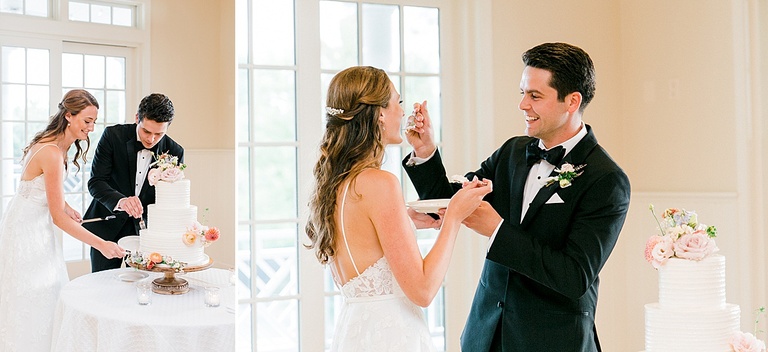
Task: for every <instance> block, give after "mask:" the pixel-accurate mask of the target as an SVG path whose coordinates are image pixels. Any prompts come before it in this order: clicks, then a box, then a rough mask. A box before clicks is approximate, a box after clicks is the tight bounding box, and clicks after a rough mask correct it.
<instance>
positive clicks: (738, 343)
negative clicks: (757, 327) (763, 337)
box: [728, 331, 765, 352]
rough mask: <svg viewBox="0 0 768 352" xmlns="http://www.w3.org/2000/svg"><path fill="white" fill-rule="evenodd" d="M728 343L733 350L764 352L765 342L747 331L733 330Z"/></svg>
mask: <svg viewBox="0 0 768 352" xmlns="http://www.w3.org/2000/svg"><path fill="white" fill-rule="evenodd" d="M728 343H729V344H730V345H731V348H732V349H733V351H734V352H765V342H763V341H760V340H758V339H757V337H755V335H752V334H750V333H748V332H747V333H744V332H741V331H736V332H734V333H733V335H732V336H731V339H730V341H728Z"/></svg>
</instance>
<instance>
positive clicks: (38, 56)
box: [27, 49, 49, 84]
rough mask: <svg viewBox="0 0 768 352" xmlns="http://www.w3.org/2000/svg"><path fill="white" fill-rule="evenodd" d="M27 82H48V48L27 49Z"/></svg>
mask: <svg viewBox="0 0 768 352" xmlns="http://www.w3.org/2000/svg"><path fill="white" fill-rule="evenodd" d="M27 67H28V68H29V70H28V71H27V83H29V84H48V80H49V78H48V50H43V49H27Z"/></svg>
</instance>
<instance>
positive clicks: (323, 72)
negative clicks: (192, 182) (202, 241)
mask: <svg viewBox="0 0 768 352" xmlns="http://www.w3.org/2000/svg"><path fill="white" fill-rule="evenodd" d="M425 3H426V4H425ZM317 5H318V6H317V7H315V6H310V5H309V4H305V3H302V2H294V1H279V0H278V1H274V0H271V1H267V0H238V1H237V2H236V6H237V9H236V13H237V16H238V17H237V24H236V26H237V38H236V50H237V59H238V65H237V70H238V74H237V95H236V96H237V98H236V99H237V122H236V126H237V166H236V168H237V173H238V192H237V218H238V233H237V240H236V242H237V244H236V246H237V259H236V260H237V270H238V274H237V277H238V279H237V285H238V287H237V289H238V291H237V292H238V300H239V302H240V305H239V308H238V341H237V342H238V350H243V351H246V350H248V351H250V350H254V349H255V350H258V351H298V350H308V351H316V350H317V351H319V350H320V349H321V348H322V347H319V346H325V349H327V348H328V347H329V344H330V340H331V337H332V336H333V329H334V327H335V322H336V315H337V314H338V309H339V307H340V303H341V298H340V297H339V294H338V292H337V290H336V288H335V287H334V285H333V282H332V280H331V279H330V275H329V274H328V273H325V272H324V271H323V270H322V268H320V266H319V265H318V264H317V260H316V259H315V257H314V254H313V253H312V252H311V251H308V250H306V249H304V248H303V244H305V243H307V238H306V235H305V234H304V224H305V221H306V215H307V211H306V204H307V199H308V190H309V188H310V187H311V184H312V183H313V182H314V181H313V179H312V168H313V166H314V163H315V161H316V157H317V156H316V151H317V146H318V143H319V140H320V137H321V136H322V130H323V126H324V121H323V119H324V113H323V111H324V110H323V108H324V105H325V96H324V95H325V93H326V91H327V87H328V83H329V82H330V79H331V78H332V77H333V75H334V74H336V73H337V72H338V71H340V70H341V69H344V68H346V67H349V66H353V65H372V66H376V67H379V68H382V69H384V70H385V71H387V73H388V74H389V75H390V78H391V79H392V81H393V83H394V84H395V86H396V88H397V89H398V91H400V93H401V94H402V96H403V100H404V101H406V102H408V103H406V106H405V109H406V115H407V114H408V113H409V112H410V104H412V103H413V102H415V101H417V100H419V101H420V100H423V99H426V100H428V101H429V106H430V114H431V116H432V118H433V120H434V122H435V125H436V126H435V127H436V130H437V133H436V138H437V139H438V141H439V140H440V138H441V137H440V135H441V133H440V132H439V131H440V125H441V123H440V120H441V117H440V116H441V111H440V110H441V109H440V106H441V102H440V96H441V94H440V91H441V86H440V85H441V76H440V74H441V65H440V55H439V44H440V38H439V24H440V21H439V19H440V6H441V5H440V2H438V1H411V3H410V4H409V3H408V2H407V1H403V2H402V4H392V3H391V2H390V3H388V4H377V3H373V2H372V1H371V2H359V1H319V3H318V4H317ZM300 6H306V8H304V7H302V8H297V7H300ZM302 16H306V17H302ZM315 25H319V28H320V30H319V32H318V31H317V28H318V27H317V26H315ZM265 48H269V50H265ZM317 58H319V60H318V59H317ZM406 149H407V148H406V147H405V146H390V147H389V148H388V149H387V155H386V157H385V164H384V165H383V168H384V169H386V170H388V171H390V172H392V173H394V174H395V175H398V177H399V178H400V179H401V180H402V181H404V186H403V187H404V195H405V197H406V199H409V200H412V199H416V198H417V195H416V193H415V191H414V190H413V187H412V186H411V185H410V184H409V182H408V181H407V177H403V173H402V170H401V168H400V160H401V159H402V157H403V155H404V150H406ZM417 235H418V240H419V244H420V247H421V248H422V249H423V250H428V249H429V248H431V245H432V243H433V241H434V236H435V235H436V232H434V231H419V232H418V234H417ZM444 306H445V304H444V300H443V295H442V292H441V293H439V294H438V297H437V298H436V299H435V300H434V302H433V304H432V305H431V306H430V308H429V309H427V320H428V323H429V326H430V329H431V331H432V333H433V338H434V341H435V343H436V345H437V346H438V347H439V348H441V349H444V346H445V337H444V335H445V334H444V318H443V317H444Z"/></svg>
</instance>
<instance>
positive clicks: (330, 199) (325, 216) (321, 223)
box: [305, 66, 392, 264]
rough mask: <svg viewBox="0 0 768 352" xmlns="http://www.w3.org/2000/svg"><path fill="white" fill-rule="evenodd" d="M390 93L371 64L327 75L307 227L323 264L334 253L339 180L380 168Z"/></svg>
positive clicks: (384, 76)
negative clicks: (383, 124) (383, 120)
mask: <svg viewBox="0 0 768 352" xmlns="http://www.w3.org/2000/svg"><path fill="white" fill-rule="evenodd" d="M391 94H392V88H391V82H390V80H389V77H388V76H387V74H386V72H384V70H381V69H378V68H375V67H370V66H355V67H350V68H347V69H345V70H343V71H341V72H339V73H338V74H336V76H335V77H333V79H332V80H331V84H330V86H329V87H328V98H327V100H326V107H328V108H332V109H340V110H343V112H338V111H334V110H330V111H331V112H332V113H331V112H329V113H326V118H327V122H326V125H325V133H324V135H323V139H322V142H321V143H320V158H319V159H318V161H317V164H315V168H314V171H313V172H314V176H315V187H314V190H313V192H312V196H311V197H310V201H309V219H308V221H307V226H306V228H305V229H306V232H307V236H309V239H310V240H311V241H312V242H311V244H309V245H307V246H306V247H307V248H309V249H313V248H314V249H315V255H316V256H317V259H318V260H319V261H320V263H322V264H326V263H328V262H329V261H330V260H331V258H333V257H334V255H335V254H336V252H335V248H336V240H335V234H336V221H335V217H334V214H335V211H336V195H337V190H338V188H339V186H340V185H341V184H343V183H344V182H345V181H347V180H354V179H355V177H356V176H357V175H358V174H360V172H362V171H363V170H364V169H366V168H379V167H380V166H381V161H382V159H383V156H384V143H383V142H382V140H381V126H380V124H379V111H380V109H382V108H386V107H387V105H388V103H389V99H390V97H391Z"/></svg>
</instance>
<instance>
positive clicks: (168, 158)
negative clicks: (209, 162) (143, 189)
mask: <svg viewBox="0 0 768 352" xmlns="http://www.w3.org/2000/svg"><path fill="white" fill-rule="evenodd" d="M153 155H154V154H153ZM155 159H156V161H155V162H153V163H152V164H150V165H149V166H150V168H152V169H150V170H149V172H148V173H147V178H148V180H149V184H150V185H152V186H154V185H155V184H157V182H159V181H165V182H175V181H178V180H181V179H183V178H184V172H182V171H183V170H184V169H185V168H186V167H187V165H186V164H180V163H179V157H177V156H173V155H170V154H168V153H163V154H159V155H157V156H155Z"/></svg>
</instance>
